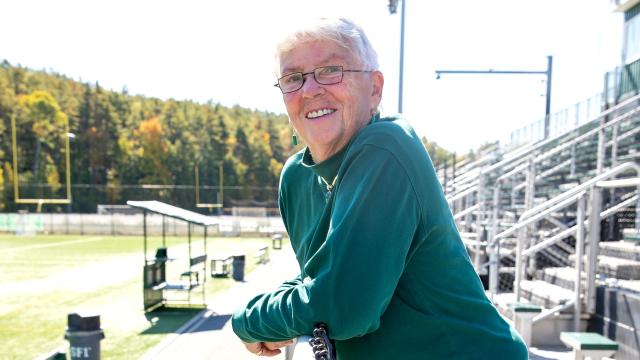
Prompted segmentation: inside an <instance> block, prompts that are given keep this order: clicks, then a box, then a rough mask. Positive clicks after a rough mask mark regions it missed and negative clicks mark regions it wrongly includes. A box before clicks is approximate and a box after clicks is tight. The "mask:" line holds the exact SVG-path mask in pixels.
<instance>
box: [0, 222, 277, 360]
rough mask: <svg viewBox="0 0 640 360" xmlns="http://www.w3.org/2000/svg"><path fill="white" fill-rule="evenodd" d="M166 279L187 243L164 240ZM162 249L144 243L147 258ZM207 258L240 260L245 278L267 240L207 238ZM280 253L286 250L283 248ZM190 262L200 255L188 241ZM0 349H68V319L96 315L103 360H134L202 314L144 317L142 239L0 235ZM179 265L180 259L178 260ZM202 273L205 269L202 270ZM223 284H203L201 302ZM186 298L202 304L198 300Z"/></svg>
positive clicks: (25, 354) (13, 354) (11, 352)
mask: <svg viewBox="0 0 640 360" xmlns="http://www.w3.org/2000/svg"><path fill="white" fill-rule="evenodd" d="M166 241H167V243H166V245H167V246H168V253H169V256H170V257H175V258H177V259H176V261H172V262H171V263H170V264H169V265H168V269H167V279H170V277H171V276H174V275H175V274H179V273H180V272H182V271H186V270H187V266H188V263H187V260H188V248H187V239H186V237H185V238H178V237H168V238H167V239H166ZM161 245H162V240H161V238H159V237H152V238H149V242H148V250H147V252H148V254H147V257H148V258H152V257H153V256H154V252H155V249H156V248H157V247H160V246H161ZM207 245H208V246H207V248H208V251H207V252H208V255H209V258H214V257H219V256H226V255H230V254H246V255H247V258H246V269H245V272H250V271H251V270H253V269H254V268H255V267H256V266H257V265H256V261H255V260H254V258H253V256H252V255H253V254H254V253H255V252H256V251H257V250H258V249H260V248H261V247H263V246H269V247H270V246H271V239H269V238H209V239H208V241H207ZM285 246H286V245H285ZM192 251H193V253H194V255H196V254H199V253H202V251H203V244H202V240H201V239H199V238H195V239H192ZM0 254H2V256H0V349H2V355H0V358H2V359H33V358H34V357H36V356H38V355H41V354H44V353H47V352H49V351H51V350H53V349H56V348H59V347H62V346H65V347H66V346H67V345H68V342H67V341H66V340H64V339H63V337H64V332H65V328H66V325H67V314H68V313H70V312H79V313H85V314H98V315H100V317H101V318H100V320H101V325H102V329H103V330H104V333H105V339H104V340H102V342H101V349H102V358H103V359H136V358H138V357H139V356H141V355H142V354H144V353H145V352H146V351H147V350H148V349H149V348H151V347H153V346H154V345H156V344H157V343H158V342H160V341H161V340H162V338H163V337H164V336H165V335H167V334H169V333H172V332H174V331H175V330H177V329H178V328H179V327H180V326H181V325H182V324H184V323H185V322H186V321H188V320H189V319H190V318H191V317H192V316H193V315H194V314H196V313H197V312H199V311H200V310H201V307H200V308H197V307H193V308H190V309H170V310H162V311H154V312H151V313H148V314H145V313H144V311H143V308H142V300H143V299H142V287H143V285H142V272H143V265H144V255H143V239H142V237H141V236H117V237H110V236H76V235H37V236H31V237H18V236H14V235H7V234H0ZM181 258H182V259H181ZM207 266H208V265H207ZM233 282H234V281H233V280H232V279H230V278H215V279H214V278H211V277H207V282H206V297H207V298H208V299H211V298H212V297H213V295H215V293H216V292H219V291H221V290H224V289H226V288H228V287H230V286H231V285H233ZM192 298H193V299H194V300H195V301H201V299H202V296H201V295H200V293H199V292H194V293H193V294H192Z"/></svg>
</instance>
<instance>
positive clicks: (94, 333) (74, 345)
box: [64, 313, 104, 360]
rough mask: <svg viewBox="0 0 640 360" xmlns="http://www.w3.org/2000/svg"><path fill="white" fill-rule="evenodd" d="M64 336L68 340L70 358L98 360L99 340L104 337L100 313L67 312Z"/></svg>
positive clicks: (74, 359) (73, 359)
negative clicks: (81, 313)
mask: <svg viewBox="0 0 640 360" xmlns="http://www.w3.org/2000/svg"><path fill="white" fill-rule="evenodd" d="M64 338H65V339H67V340H69V354H70V355H71V360H76V359H78V360H79V359H89V360H99V359H100V340H102V339H104V332H103V331H102V329H101V328H100V315H80V314H77V313H71V314H69V315H68V316H67V330H66V331H65V334H64Z"/></svg>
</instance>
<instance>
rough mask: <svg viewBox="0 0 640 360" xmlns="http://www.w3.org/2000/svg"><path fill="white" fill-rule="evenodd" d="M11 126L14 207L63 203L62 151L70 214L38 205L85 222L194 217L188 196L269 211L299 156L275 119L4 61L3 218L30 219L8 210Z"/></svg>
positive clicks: (437, 154) (432, 149)
mask: <svg viewBox="0 0 640 360" xmlns="http://www.w3.org/2000/svg"><path fill="white" fill-rule="evenodd" d="M12 120H13V121H14V123H15V130H16V144H17V152H16V155H17V157H16V160H17V167H16V170H17V173H18V177H19V182H18V184H19V196H20V198H22V199H24V198H28V199H63V198H66V197H67V191H66V190H67V188H66V181H67V180H66V177H67V176H66V169H67V162H66V143H67V140H68V141H69V149H70V151H69V153H70V162H69V165H70V173H71V176H70V179H71V197H72V204H71V205H69V206H67V205H45V206H44V207H43V211H47V212H67V211H73V212H84V213H92V212H95V211H96V208H97V205H98V204H111V205H118V204H124V203H126V201H127V200H159V201H164V202H167V203H171V204H174V205H176V206H180V207H184V208H187V209H192V210H195V208H196V202H197V201H196V187H197V189H198V192H199V196H198V199H197V200H198V202H200V203H209V204H211V203H220V202H221V201H222V202H223V203H224V206H225V207H226V208H228V207H232V206H261V207H270V208H274V207H277V185H278V179H279V175H280V171H281V169H282V166H283V164H284V162H285V161H286V159H287V158H288V157H289V156H290V155H291V154H293V153H294V152H295V151H297V150H298V149H299V148H300V147H301V145H298V146H297V147H295V148H294V147H292V145H291V128H290V126H289V124H288V121H287V117H286V116H285V115H282V114H274V113H270V112H263V111H256V110H249V109H246V108H242V107H240V106H237V105H236V106H234V107H231V108H229V107H225V106H222V105H220V104H217V103H213V102H212V101H210V102H208V103H206V104H200V103H196V102H192V101H177V100H173V99H169V100H160V99H157V98H152V97H145V96H140V95H132V94H129V93H128V91H127V90H126V88H125V89H123V90H122V91H120V92H117V91H112V90H108V89H104V88H103V87H101V86H100V85H99V84H98V83H96V84H92V83H86V82H82V81H77V80H74V79H70V78H68V77H66V76H64V75H61V74H57V73H55V72H52V71H45V70H41V71H35V70H31V69H28V68H25V67H22V66H19V65H18V66H14V65H11V64H10V63H9V62H7V61H3V62H2V63H0V211H3V212H14V211H17V210H20V209H28V210H29V211H34V210H35V209H36V205H24V204H19V205H16V204H14V186H13V184H14V179H13V176H14V173H15V171H14V166H13V161H14V159H13V151H12ZM65 124H68V130H67V129H66V128H65ZM423 143H424V144H425V146H426V147H427V150H428V151H429V153H430V154H431V157H432V159H433V160H434V164H436V166H438V165H439V164H443V163H444V162H446V161H448V159H451V157H452V155H453V154H451V153H450V152H448V151H447V150H445V149H443V148H441V147H440V146H438V145H437V144H436V143H435V142H429V141H427V139H426V138H425V139H423ZM221 175H222V179H221ZM196 178H197V179H198V181H196ZM196 184H197V185H198V186H196ZM221 185H223V186H222V190H223V191H221Z"/></svg>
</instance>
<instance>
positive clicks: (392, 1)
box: [389, 0, 407, 113]
mask: <svg viewBox="0 0 640 360" xmlns="http://www.w3.org/2000/svg"><path fill="white" fill-rule="evenodd" d="M399 1H402V10H401V12H400V72H399V74H398V76H399V80H398V83H399V84H398V113H402V87H403V86H402V77H403V73H404V12H405V8H406V7H407V0H389V13H390V14H395V13H396V12H397V10H398V2H399Z"/></svg>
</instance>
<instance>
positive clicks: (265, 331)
mask: <svg viewBox="0 0 640 360" xmlns="http://www.w3.org/2000/svg"><path fill="white" fill-rule="evenodd" d="M345 161H346V164H345V165H346V166H345V167H344V169H345V171H344V172H343V174H342V175H341V178H339V179H338V185H337V186H336V192H335V194H334V196H335V199H334V204H333V211H332V214H331V219H330V224H329V228H328V232H327V235H326V239H325V241H324V243H323V244H322V245H321V246H320V247H319V248H318V250H317V251H316V252H315V253H314V254H313V255H312V256H310V257H309V260H308V261H307V262H306V263H305V264H304V274H305V277H304V278H300V279H298V280H297V281H296V282H290V283H288V284H287V285H284V286H281V287H280V288H278V289H277V290H275V291H273V292H270V293H266V294H263V295H259V296H256V297H255V298H253V299H252V300H251V301H250V302H249V303H248V304H247V305H246V307H244V308H243V309H241V310H239V311H238V312H236V313H235V314H234V315H233V317H232V324H233V329H234V331H235V332H236V334H237V335H238V336H239V337H240V338H241V339H242V340H244V341H247V342H255V341H281V340H286V339H291V338H294V337H296V336H299V335H302V334H309V333H310V332H311V330H312V329H313V327H314V325H315V324H317V323H319V322H324V323H326V324H327V325H328V326H329V329H330V333H331V336H332V338H334V339H336V340H343V339H348V338H352V337H356V336H362V335H364V334H367V333H369V332H372V331H374V330H376V329H377V328H378V326H379V324H380V318H381V316H382V314H383V313H384V311H385V309H386V307H387V305H388V304H389V301H390V300H391V297H392V295H393V293H394V291H395V288H396V285H397V283H398V281H399V279H400V277H401V275H402V273H403V271H404V267H405V265H406V261H407V254H408V252H409V248H410V246H411V243H412V240H413V237H414V234H415V233H416V229H417V226H418V223H419V219H420V210H419V209H420V207H419V204H418V199H417V197H416V195H415V191H414V190H413V186H412V182H411V181H410V178H409V175H408V174H407V171H406V169H405V168H404V167H403V164H402V162H401V161H400V160H399V159H398V158H397V157H396V156H395V155H394V154H393V153H391V152H390V151H389V150H386V149H383V148H379V147H377V146H375V145H363V146H362V147H361V148H360V149H359V151H354V152H352V153H351V154H350V155H349V156H348V157H347V158H346V159H345Z"/></svg>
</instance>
